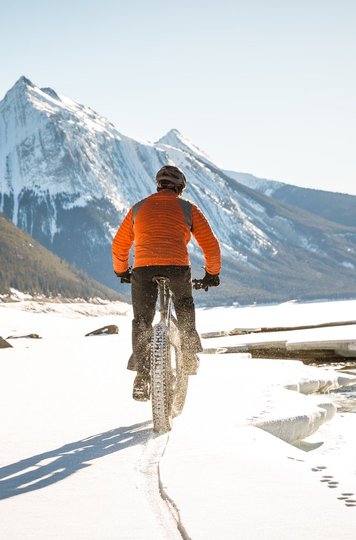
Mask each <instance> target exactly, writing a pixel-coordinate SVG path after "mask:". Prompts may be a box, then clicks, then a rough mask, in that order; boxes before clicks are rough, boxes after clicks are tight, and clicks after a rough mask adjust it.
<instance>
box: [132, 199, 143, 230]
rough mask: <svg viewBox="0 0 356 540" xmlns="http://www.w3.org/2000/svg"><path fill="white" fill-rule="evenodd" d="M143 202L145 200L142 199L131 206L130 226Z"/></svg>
mask: <svg viewBox="0 0 356 540" xmlns="http://www.w3.org/2000/svg"><path fill="white" fill-rule="evenodd" d="M145 200H146V199H142V201H138V202H137V203H136V204H134V205H133V207H132V225H133V224H134V223H135V219H136V216H137V212H138V211H139V209H140V208H141V206H142V205H143V203H144V202H145Z"/></svg>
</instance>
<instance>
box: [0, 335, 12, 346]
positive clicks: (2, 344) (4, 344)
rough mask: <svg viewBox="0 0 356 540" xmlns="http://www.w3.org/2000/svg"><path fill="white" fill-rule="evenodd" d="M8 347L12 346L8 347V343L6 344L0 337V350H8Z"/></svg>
mask: <svg viewBox="0 0 356 540" xmlns="http://www.w3.org/2000/svg"><path fill="white" fill-rule="evenodd" d="M10 347H12V345H10V343H8V342H7V341H6V339H4V338H2V337H1V336H0V349H8V348H10Z"/></svg>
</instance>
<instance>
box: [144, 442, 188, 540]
mask: <svg viewBox="0 0 356 540" xmlns="http://www.w3.org/2000/svg"><path fill="white" fill-rule="evenodd" d="M168 440H169V434H168V433H164V434H155V433H152V434H151V436H150V437H149V438H148V440H147V442H146V443H145V445H144V447H143V452H142V455H141V459H140V460H139V462H138V465H137V469H138V473H139V486H140V489H141V491H142V493H143V495H144V498H145V500H146V503H147V506H148V509H149V512H150V513H151V516H152V518H153V521H154V524H155V527H156V529H157V538H160V539H164V540H182V539H183V540H190V537H189V536H188V534H187V533H186V531H185V529H184V527H183V525H182V524H181V521H180V515H179V511H178V509H177V508H176V506H175V504H174V501H172V499H170V497H169V496H168V495H167V493H166V492H165V490H164V487H163V485H162V482H161V478H160V472H159V463H160V460H161V458H162V456H163V454H164V452H165V450H166V448H167V444H168Z"/></svg>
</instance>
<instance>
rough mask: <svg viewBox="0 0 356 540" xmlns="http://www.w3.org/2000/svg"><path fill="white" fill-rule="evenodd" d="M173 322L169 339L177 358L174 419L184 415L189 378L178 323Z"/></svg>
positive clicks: (173, 405)
mask: <svg viewBox="0 0 356 540" xmlns="http://www.w3.org/2000/svg"><path fill="white" fill-rule="evenodd" d="M173 321H174V319H173ZM173 321H172V322H171V327H170V332H169V337H170V345H171V352H172V349H173V351H174V356H175V380H174V389H173V404H172V417H173V418H174V417H176V416H179V415H180V414H181V413H182V410H183V407H184V403H185V399H186V397H187V391H188V380H189V376H188V375H187V373H186V371H185V369H184V362H183V354H182V347H181V341H180V335H179V330H178V327H177V324H176V322H175V321H174V322H173Z"/></svg>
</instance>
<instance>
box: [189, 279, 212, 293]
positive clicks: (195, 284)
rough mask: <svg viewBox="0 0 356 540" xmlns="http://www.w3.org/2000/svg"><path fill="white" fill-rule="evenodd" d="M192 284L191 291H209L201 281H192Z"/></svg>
mask: <svg viewBox="0 0 356 540" xmlns="http://www.w3.org/2000/svg"><path fill="white" fill-rule="evenodd" d="M192 283H193V289H196V290H199V289H204V291H207V290H208V289H209V287H208V285H206V283H204V281H203V280H202V279H193V280H192Z"/></svg>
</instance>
